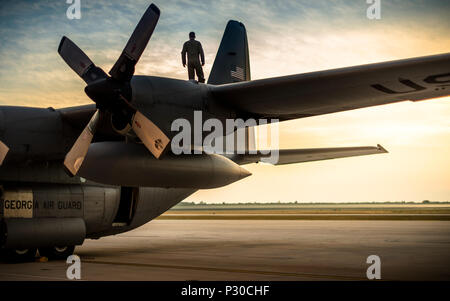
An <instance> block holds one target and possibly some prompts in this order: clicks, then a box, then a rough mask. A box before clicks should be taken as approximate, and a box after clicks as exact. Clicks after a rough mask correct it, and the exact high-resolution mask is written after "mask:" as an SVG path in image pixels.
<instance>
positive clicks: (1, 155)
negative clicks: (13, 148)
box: [0, 141, 9, 166]
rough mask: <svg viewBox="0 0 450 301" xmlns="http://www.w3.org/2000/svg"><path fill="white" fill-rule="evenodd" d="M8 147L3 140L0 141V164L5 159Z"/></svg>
mask: <svg viewBox="0 0 450 301" xmlns="http://www.w3.org/2000/svg"><path fill="white" fill-rule="evenodd" d="M8 151H9V147H7V146H6V145H5V144H4V143H3V142H1V141H0V166H1V165H2V163H3V160H5V157H6V155H7V154H8Z"/></svg>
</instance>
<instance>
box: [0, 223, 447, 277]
mask: <svg viewBox="0 0 450 301" xmlns="http://www.w3.org/2000/svg"><path fill="white" fill-rule="evenodd" d="M75 254H77V255H79V256H80V257H81V277H82V280H288V281H289V280H366V279H367V278H366V270H367V268H368V266H369V265H370V264H367V263H366V259H367V257H368V256H369V255H378V256H379V257H380V258H381V278H382V279H383V280H450V271H449V267H450V221H386V220H385V221H374V220H344V221H342V220H220V219H219V220H189V219H187V220H184V219H183V220H165V219H157V220H154V221H152V222H150V223H148V224H146V225H144V226H142V227H140V228H138V229H136V230H133V231H131V232H128V233H124V234H120V235H117V236H111V237H104V238H101V239H100V240H86V241H85V243H84V244H83V246H81V247H77V248H76V250H75ZM68 266H69V265H68V264H67V263H66V262H65V261H49V262H38V261H37V262H31V263H21V264H5V263H1V264H0V280H1V281H4V280H67V279H66V270H67V267H68Z"/></svg>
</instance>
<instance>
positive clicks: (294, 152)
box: [230, 144, 388, 165]
mask: <svg viewBox="0 0 450 301" xmlns="http://www.w3.org/2000/svg"><path fill="white" fill-rule="evenodd" d="M387 152H388V151H387V150H386V149H385V148H384V147H382V146H381V145H379V144H378V145H377V146H360V147H333V148H304V149H281V150H279V160H278V163H277V164H275V165H283V164H292V163H301V162H310V161H320V160H329V159H337V158H345V157H355V156H365V155H374V154H383V153H387ZM272 153H273V152H272ZM269 156H270V154H268V155H263V154H261V153H259V154H258V153H257V154H242V155H239V154H236V155H233V157H232V158H230V159H232V160H233V161H235V162H236V163H238V164H240V165H243V164H249V163H258V162H261V161H262V159H264V158H268V157H269Z"/></svg>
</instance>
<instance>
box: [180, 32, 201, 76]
mask: <svg viewBox="0 0 450 301" xmlns="http://www.w3.org/2000/svg"><path fill="white" fill-rule="evenodd" d="M186 53H187V66H188V75H189V80H194V79H195V75H194V70H195V73H197V77H198V82H199V83H204V82H205V77H204V76H203V68H202V66H204V65H205V54H204V53H203V48H202V44H201V43H200V42H199V41H196V40H195V32H190V33H189V41H186V42H185V43H184V45H183V50H182V51H181V60H182V62H183V67H186ZM200 62H201V64H200Z"/></svg>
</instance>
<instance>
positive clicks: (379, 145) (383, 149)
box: [377, 144, 389, 153]
mask: <svg viewBox="0 0 450 301" xmlns="http://www.w3.org/2000/svg"><path fill="white" fill-rule="evenodd" d="M377 148H378V149H379V150H380V151H381V152H382V153H389V152H388V151H387V149H385V148H384V147H382V146H381V144H377Z"/></svg>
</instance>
